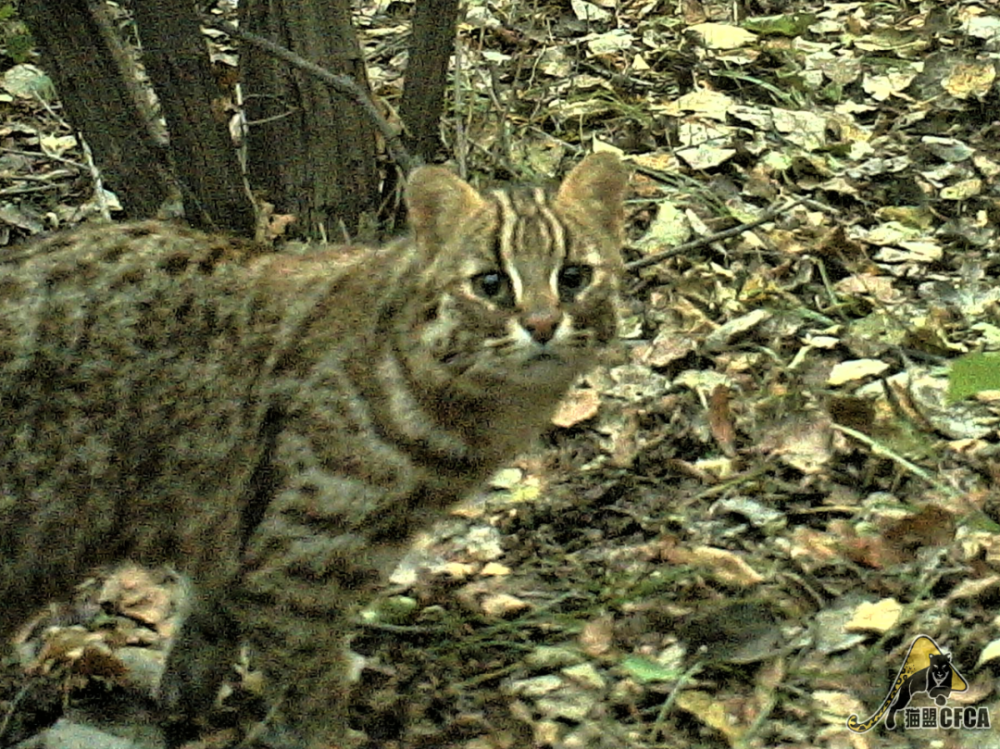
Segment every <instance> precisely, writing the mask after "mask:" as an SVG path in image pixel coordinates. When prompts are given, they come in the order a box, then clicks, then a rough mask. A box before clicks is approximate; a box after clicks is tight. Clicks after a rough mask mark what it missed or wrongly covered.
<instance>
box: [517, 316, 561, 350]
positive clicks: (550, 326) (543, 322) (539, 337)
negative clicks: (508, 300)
mask: <svg viewBox="0 0 1000 749" xmlns="http://www.w3.org/2000/svg"><path fill="white" fill-rule="evenodd" d="M560 322H562V312H560V311H559V310H557V309H549V310H542V311H536V312H529V313H527V314H526V315H524V316H523V317H522V318H521V325H522V326H523V327H524V329H525V330H527V331H528V333H529V334H530V335H531V337H532V338H533V339H534V340H535V341H537V342H538V343H548V342H549V341H551V340H552V337H553V336H554V335H555V334H556V329H557V328H558V327H559V323H560Z"/></svg>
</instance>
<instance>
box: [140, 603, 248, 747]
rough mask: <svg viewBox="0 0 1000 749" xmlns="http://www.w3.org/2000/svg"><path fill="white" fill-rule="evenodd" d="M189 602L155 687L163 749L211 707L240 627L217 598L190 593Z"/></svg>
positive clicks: (194, 728)
mask: <svg viewBox="0 0 1000 749" xmlns="http://www.w3.org/2000/svg"><path fill="white" fill-rule="evenodd" d="M188 607H189V611H188V613H187V616H186V617H185V619H184V621H183V623H182V624H181V628H180V631H179V632H178V634H177V636H176V638H175V639H174V643H173V646H172V647H171V649H170V653H169V655H168V656H167V664H166V668H165V670H164V673H163V677H162V679H161V680H160V685H159V690H158V692H159V701H160V709H161V713H162V719H161V726H162V728H163V733H164V741H165V744H166V747H167V749H175V747H179V746H181V745H182V744H184V743H187V742H188V741H191V740H192V739H194V738H195V737H196V736H197V734H198V721H197V718H198V716H201V715H204V714H205V713H207V712H208V711H209V710H210V709H211V707H212V705H213V704H214V702H215V699H216V697H217V696H218V693H219V687H220V686H221V685H222V681H223V679H224V678H225V676H226V673H227V672H228V670H229V669H230V668H232V665H233V663H235V661H236V656H237V654H238V651H239V644H240V629H239V627H238V625H237V623H236V621H235V620H234V619H233V617H232V616H231V615H230V613H229V612H228V610H227V607H226V605H225V604H224V603H223V602H222V601H221V600H220V599H219V598H218V597H213V598H212V599H208V600H207V599H206V597H205V596H204V595H202V596H197V595H193V596H191V597H190V599H189V602H188Z"/></svg>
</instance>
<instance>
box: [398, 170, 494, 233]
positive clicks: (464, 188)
mask: <svg viewBox="0 0 1000 749" xmlns="http://www.w3.org/2000/svg"><path fill="white" fill-rule="evenodd" d="M484 205H485V201H484V200H483V199H482V197H480V195H479V193H478V192H476V191H475V189H474V188H473V187H472V185H470V184H469V183H468V182H466V181H465V180H463V179H461V178H460V177H458V176H457V175H455V174H454V173H452V172H451V171H449V170H448V169H445V168H444V167H443V166H421V167H418V168H417V169H414V170H413V172H412V173H411V174H410V177H409V179H407V181H406V207H407V209H408V211H409V216H410V226H411V227H413V233H414V235H415V236H416V238H417V240H418V241H419V242H420V243H421V244H424V246H428V247H433V246H438V245H439V244H440V243H441V242H442V241H443V240H445V239H446V238H447V237H448V236H449V235H450V234H451V233H452V232H453V231H454V228H455V226H456V224H457V223H458V222H460V221H461V220H462V218H463V217H465V216H468V215H469V214H471V213H474V212H475V211H477V210H479V209H480V208H482V207H483V206H484Z"/></svg>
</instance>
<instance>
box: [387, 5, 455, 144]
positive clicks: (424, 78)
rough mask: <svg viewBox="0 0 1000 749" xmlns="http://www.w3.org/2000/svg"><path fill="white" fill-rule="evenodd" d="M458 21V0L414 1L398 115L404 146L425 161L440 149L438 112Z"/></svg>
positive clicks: (441, 107) (441, 103) (440, 108)
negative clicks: (401, 122) (404, 127)
mask: <svg viewBox="0 0 1000 749" xmlns="http://www.w3.org/2000/svg"><path fill="white" fill-rule="evenodd" d="M457 22H458V0H417V4H416V9H415V10H414V13H413V34H412V36H411V37H410V54H409V56H408V59H407V62H406V83H405V84H404V86H403V99H402V101H401V102H400V105H399V116H400V117H401V118H402V120H403V123H404V124H405V125H406V137H405V138H404V140H403V143H404V144H405V145H406V146H407V147H408V148H409V149H410V150H411V151H412V152H414V153H416V154H417V156H419V157H420V158H422V159H423V160H424V161H427V162H430V161H433V160H434V157H435V156H436V155H437V153H438V151H440V150H441V113H442V112H443V111H444V89H445V83H446V82H447V77H448V61H449V60H450V59H451V54H452V51H453V50H454V48H455V24H456V23H457Z"/></svg>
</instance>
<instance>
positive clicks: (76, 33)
mask: <svg viewBox="0 0 1000 749" xmlns="http://www.w3.org/2000/svg"><path fill="white" fill-rule="evenodd" d="M18 12H19V13H20V14H21V17H22V18H23V19H24V20H25V22H26V23H27V24H28V26H29V27H30V28H31V33H32V35H33V36H34V38H35V40H36V41H37V42H38V46H39V48H40V49H41V51H42V64H43V65H44V67H45V69H46V71H47V72H48V73H49V75H50V76H51V78H52V80H53V81H54V82H55V85H56V90H57V91H58V93H59V99H60V101H61V102H62V106H63V109H64V111H65V113H66V119H67V120H69V122H70V123H71V124H72V125H73V127H74V128H76V130H77V131H78V132H80V133H81V134H82V135H83V137H84V139H86V141H87V144H88V145H89V146H90V150H91V153H92V154H93V155H94V161H95V162H96V164H97V166H98V168H99V169H100V170H101V175H102V178H103V181H104V183H105V184H106V185H107V186H108V187H109V188H110V189H112V190H114V192H115V193H116V194H117V196H118V199H119V202H120V203H121V205H122V209H123V211H124V213H125V215H126V217H128V218H133V219H135V218H149V217H151V216H155V215H156V214H157V211H159V209H160V206H161V204H162V203H163V201H164V200H165V199H166V198H167V196H168V195H169V193H170V182H171V180H170V177H169V168H168V167H167V164H166V149H165V147H164V146H163V145H162V144H159V143H157V142H156V141H155V139H154V138H153V136H152V135H151V132H152V130H151V127H150V123H149V119H148V112H147V111H146V108H144V106H143V105H142V99H141V97H139V96H137V94H136V92H137V87H138V84H137V83H136V79H135V70H134V65H132V62H131V59H130V58H129V56H128V53H127V52H126V51H125V50H124V49H123V47H122V45H121V43H120V42H119V40H118V38H117V36H116V34H115V32H114V29H113V28H111V24H110V21H109V19H108V17H107V15H106V13H105V12H104V11H103V7H98V6H94V7H93V8H92V7H91V6H90V4H89V3H88V2H87V0H63V1H62V2H58V3H55V2H52V0H21V2H20V3H19V5H18Z"/></svg>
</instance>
